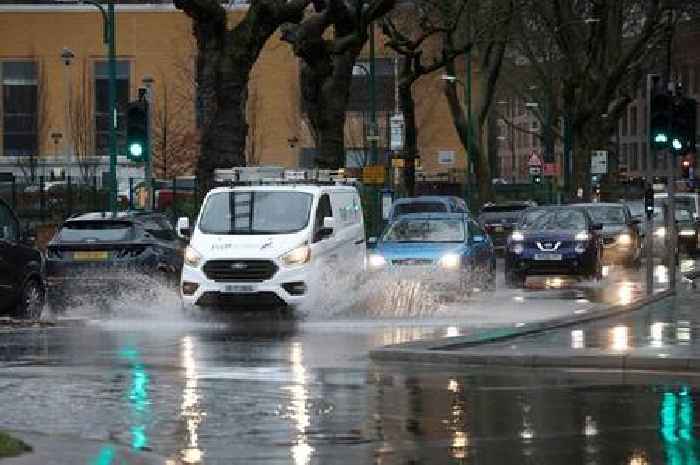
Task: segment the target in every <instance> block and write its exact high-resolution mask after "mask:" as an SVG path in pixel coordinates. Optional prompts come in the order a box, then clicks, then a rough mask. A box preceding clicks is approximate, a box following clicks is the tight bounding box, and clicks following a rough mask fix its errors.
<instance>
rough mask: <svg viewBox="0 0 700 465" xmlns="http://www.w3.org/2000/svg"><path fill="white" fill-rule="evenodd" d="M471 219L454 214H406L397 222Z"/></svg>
mask: <svg viewBox="0 0 700 465" xmlns="http://www.w3.org/2000/svg"><path fill="white" fill-rule="evenodd" d="M464 218H469V215H467V214H466V213H454V212H431V213H406V214H404V215H401V216H399V217H397V218H396V221H399V220H405V219H409V220H410V219H415V220H449V219H459V220H461V219H464Z"/></svg>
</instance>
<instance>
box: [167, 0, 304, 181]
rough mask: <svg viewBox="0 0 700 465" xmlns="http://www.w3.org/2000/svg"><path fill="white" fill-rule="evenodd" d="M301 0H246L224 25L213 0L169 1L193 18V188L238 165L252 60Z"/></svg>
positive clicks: (299, 9)
mask: <svg viewBox="0 0 700 465" xmlns="http://www.w3.org/2000/svg"><path fill="white" fill-rule="evenodd" d="M308 3H309V2H308V1H306V0H295V1H291V2H283V1H279V0H257V1H252V2H251V4H250V6H249V8H248V10H247V12H246V14H245V16H244V17H243V19H242V20H241V21H240V22H239V23H238V24H236V26H234V27H233V28H232V29H228V28H227V21H228V18H227V16H226V10H224V8H223V7H222V6H221V4H220V3H219V2H218V1H216V0H175V6H176V7H177V8H179V9H181V10H183V11H184V12H185V13H186V14H187V15H188V16H189V17H191V18H192V22H193V34H194V36H195V37H196V39H197V92H198V100H199V103H200V105H201V111H202V125H201V144H200V156H199V160H198V162H197V168H196V174H197V183H198V188H199V192H200V193H202V194H204V193H206V192H207V190H208V189H210V188H211V187H212V185H213V172H214V169H216V168H230V167H232V166H244V165H245V163H246V160H245V144H246V137H247V135H248V124H247V122H246V103H247V97H248V81H249V78H250V73H251V70H252V68H253V65H254V64H255V62H256V61H257V59H258V56H259V55H260V52H261V51H262V49H263V47H264V46H265V43H266V42H267V40H268V39H269V38H270V37H271V36H272V34H273V33H274V32H275V31H276V30H277V28H278V27H279V26H280V25H281V24H283V23H285V22H287V21H297V22H298V21H300V20H301V18H302V15H303V11H304V9H305V8H306V6H307V5H308Z"/></svg>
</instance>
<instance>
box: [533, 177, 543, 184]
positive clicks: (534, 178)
mask: <svg viewBox="0 0 700 465" xmlns="http://www.w3.org/2000/svg"><path fill="white" fill-rule="evenodd" d="M532 182H533V184H542V176H540V175H535V176H533V177H532Z"/></svg>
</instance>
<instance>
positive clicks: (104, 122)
mask: <svg viewBox="0 0 700 465" xmlns="http://www.w3.org/2000/svg"><path fill="white" fill-rule="evenodd" d="M129 71H130V64H129V62H128V61H117V89H116V90H117V118H116V119H117V153H118V154H125V149H124V145H125V143H126V141H125V139H126V125H125V111H126V106H127V105H128V103H129V75H130V72H129ZM110 124H112V117H111V115H110V114H109V66H108V63H107V62H106V61H97V62H95V154H96V155H98V156H105V155H108V154H109V127H110Z"/></svg>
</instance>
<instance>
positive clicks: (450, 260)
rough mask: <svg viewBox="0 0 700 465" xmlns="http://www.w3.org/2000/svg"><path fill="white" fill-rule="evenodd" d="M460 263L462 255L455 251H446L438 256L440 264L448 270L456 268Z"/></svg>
mask: <svg viewBox="0 0 700 465" xmlns="http://www.w3.org/2000/svg"><path fill="white" fill-rule="evenodd" d="M461 264H462V257H460V256H459V255H457V254H456V253H448V254H445V255H443V256H442V258H440V266H441V267H443V268H447V269H448V270H456V269H457V268H459V266H460V265H461Z"/></svg>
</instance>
